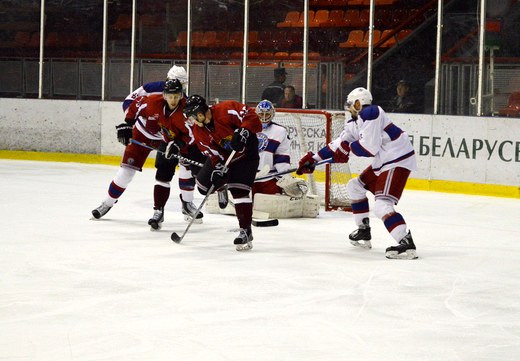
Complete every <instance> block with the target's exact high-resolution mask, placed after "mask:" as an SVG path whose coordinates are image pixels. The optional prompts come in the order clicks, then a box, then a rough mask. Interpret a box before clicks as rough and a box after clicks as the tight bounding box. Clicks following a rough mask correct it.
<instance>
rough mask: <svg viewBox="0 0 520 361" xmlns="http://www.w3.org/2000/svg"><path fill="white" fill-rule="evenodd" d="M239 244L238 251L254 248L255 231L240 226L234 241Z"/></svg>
mask: <svg viewBox="0 0 520 361" xmlns="http://www.w3.org/2000/svg"><path fill="white" fill-rule="evenodd" d="M233 243H234V244H236V246H237V251H248V250H250V249H252V248H253V233H252V232H251V228H240V233H239V234H238V236H237V238H235V240H234V241H233Z"/></svg>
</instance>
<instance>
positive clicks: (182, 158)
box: [130, 139, 204, 168]
mask: <svg viewBox="0 0 520 361" xmlns="http://www.w3.org/2000/svg"><path fill="white" fill-rule="evenodd" d="M130 142H131V143H134V144H137V145H140V146H141V147H144V148H148V149H150V150H155V151H156V152H157V153H161V154H165V153H164V152H163V151H162V150H159V149H157V148H154V147H150V146H149V145H148V144H145V143H141V142H140V141H138V140H135V139H130ZM165 155H166V154H165ZM172 157H174V158H177V159H178V160H182V161H183V162H186V163H189V164H193V165H194V166H197V167H201V168H202V166H204V164H202V163H199V162H197V161H194V160H191V159H189V158H185V157H183V156H182V155H178V154H172Z"/></svg>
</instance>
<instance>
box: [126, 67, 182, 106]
mask: <svg viewBox="0 0 520 361" xmlns="http://www.w3.org/2000/svg"><path fill="white" fill-rule="evenodd" d="M166 79H167V80H168V79H177V80H179V81H180V82H181V84H182V89H183V92H184V93H185V94H186V87H187V85H188V73H186V69H184V68H183V67H182V66H178V65H174V66H172V67H171V68H170V70H168V74H167V75H166ZM164 83H165V81H154V82H150V83H146V84H144V85H142V86H140V87H139V88H137V89H135V90H134V91H133V92H131V93H130V94H128V96H127V97H126V98H125V100H124V101H123V111H124V112H126V110H127V109H128V107H129V106H130V104H132V102H133V101H134V100H135V99H137V98H138V97H140V96H148V95H150V94H162V92H163V90H164Z"/></svg>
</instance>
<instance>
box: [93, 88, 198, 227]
mask: <svg viewBox="0 0 520 361" xmlns="http://www.w3.org/2000/svg"><path fill="white" fill-rule="evenodd" d="M185 102H186V100H185V99H184V96H183V91H182V84H181V83H180V81H179V80H176V79H175V80H167V81H166V84H165V86H164V91H163V94H154V95H150V96H142V97H138V98H137V99H135V100H134V102H132V104H131V105H130V107H129V108H128V109H127V112H126V118H125V123H123V124H120V125H119V126H118V127H117V129H118V132H117V134H118V140H119V141H120V142H121V143H122V144H124V145H125V151H124V154H123V159H122V162H121V166H120V168H119V170H118V172H117V174H116V176H115V177H114V179H113V180H112V182H111V183H110V186H109V189H108V195H107V197H106V198H105V200H104V201H103V202H102V203H101V205H100V206H99V207H98V208H96V209H94V210H93V211H92V215H93V216H94V218H96V219H98V218H101V217H103V216H104V215H105V214H106V213H107V212H108V211H109V210H110V209H111V208H112V206H113V205H114V204H115V203H116V202H117V200H118V199H119V197H120V196H121V195H122V194H123V192H124V191H125V190H126V188H127V187H128V185H129V184H130V182H131V181H132V179H133V177H134V175H135V172H136V171H141V170H142V166H143V165H144V162H145V161H146V159H147V157H148V155H149V154H150V152H151V150H150V149H148V148H145V147H143V146H140V145H138V144H134V143H131V142H130V139H135V140H137V141H139V142H141V143H144V144H146V145H148V146H150V147H153V148H157V147H158V146H159V145H160V144H161V143H164V144H168V148H167V149H165V151H166V153H169V154H174V153H175V152H181V154H182V153H186V152H188V150H187V148H188V146H189V145H190V144H193V142H194V140H193V139H192V138H191V137H190V131H189V129H188V128H187V126H186V123H185V122H184V115H183V113H182V109H183V106H184V104H185ZM198 153H199V154H200V152H198ZM204 159H205V158H202V159H200V160H202V161H204ZM157 162H159V163H161V162H162V163H163V164H162V165H161V164H157ZM176 164H177V159H176V158H172V159H171V160H170V159H166V158H165V157H164V156H162V155H161V154H158V155H157V159H156V167H157V168H158V171H157V174H156V180H157V181H158V182H160V183H161V184H162V186H161V187H159V189H158V187H157V186H156V188H155V190H154V216H153V217H152V218H151V219H150V220H149V222H148V224H149V225H150V226H151V227H152V229H159V228H160V225H161V223H162V222H163V220H164V205H165V204H166V201H167V199H168V197H169V182H170V181H171V179H172V177H173V174H174V172H175V165H176ZM193 189H194V181H193V184H192V185H191V192H192V193H193ZM181 199H182V198H181ZM184 208H185V205H184V204H183V213H184ZM194 209H196V207H195V206H194V205H191V210H192V211H193V213H194Z"/></svg>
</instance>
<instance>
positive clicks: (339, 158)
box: [332, 141, 350, 163]
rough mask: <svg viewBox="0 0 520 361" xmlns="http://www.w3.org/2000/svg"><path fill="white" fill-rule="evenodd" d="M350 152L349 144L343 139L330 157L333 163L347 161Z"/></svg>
mask: <svg viewBox="0 0 520 361" xmlns="http://www.w3.org/2000/svg"><path fill="white" fill-rule="evenodd" d="M349 154H350V146H349V144H348V143H347V142H345V141H343V142H341V143H340V145H339V147H338V149H336V151H335V152H334V155H333V156H332V159H334V162H335V163H347V162H348V156H349Z"/></svg>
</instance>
